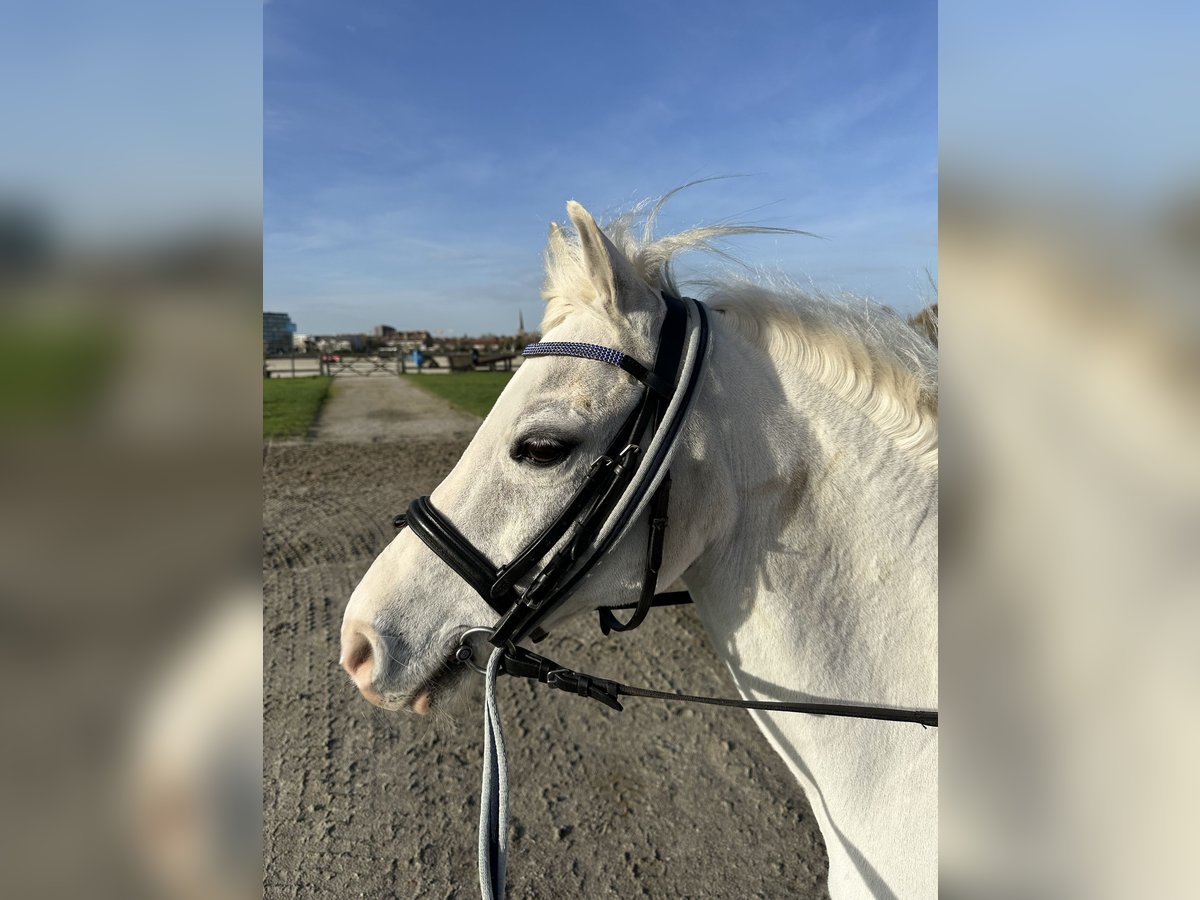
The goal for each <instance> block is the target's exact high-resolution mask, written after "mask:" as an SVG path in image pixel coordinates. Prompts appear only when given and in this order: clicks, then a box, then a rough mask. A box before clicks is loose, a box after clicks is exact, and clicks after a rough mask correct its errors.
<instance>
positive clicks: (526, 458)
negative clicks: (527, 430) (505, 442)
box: [513, 438, 573, 466]
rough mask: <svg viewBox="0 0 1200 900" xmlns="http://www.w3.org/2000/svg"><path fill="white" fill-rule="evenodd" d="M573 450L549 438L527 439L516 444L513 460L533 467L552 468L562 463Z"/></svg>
mask: <svg viewBox="0 0 1200 900" xmlns="http://www.w3.org/2000/svg"><path fill="white" fill-rule="evenodd" d="M572 449H573V448H572V447H571V446H570V445H568V444H566V443H564V442H562V441H556V440H553V439H551V438H527V439H526V440H523V441H521V442H519V443H518V444H517V447H516V450H515V451H514V452H513V458H514V459H517V460H520V461H521V462H527V463H531V464H532V465H535V466H553V465H555V464H556V463H560V462H562V461H563V460H564V459H566V458H567V457H568V456H569V455H570V454H571V450H572Z"/></svg>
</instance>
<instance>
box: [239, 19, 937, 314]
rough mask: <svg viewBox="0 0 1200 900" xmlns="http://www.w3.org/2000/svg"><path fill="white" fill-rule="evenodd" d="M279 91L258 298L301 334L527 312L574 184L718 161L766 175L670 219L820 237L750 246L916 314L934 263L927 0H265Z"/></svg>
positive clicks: (702, 171) (932, 32) (933, 113)
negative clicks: (547, 244) (550, 230)
mask: <svg viewBox="0 0 1200 900" xmlns="http://www.w3.org/2000/svg"><path fill="white" fill-rule="evenodd" d="M263 106H264V205H265V209H264V231H265V237H264V240H265V260H264V289H265V298H264V304H265V306H266V308H268V309H278V310H284V311H287V312H290V313H291V314H292V317H293V319H294V320H295V321H296V323H297V326H298V328H299V330H300V331H302V332H317V333H324V332H336V331H359V330H366V329H369V328H370V327H371V326H373V325H375V324H378V323H387V324H390V325H393V326H396V327H399V328H429V329H433V330H437V329H445V330H446V331H447V332H449V333H453V334H459V333H463V332H470V333H479V332H483V331H496V332H503V333H511V332H512V331H513V330H515V323H516V319H517V311H518V310H519V309H520V310H523V311H524V314H525V320H526V322H527V324H529V325H530V326H532V325H534V324H535V323H536V322H537V321H538V319H539V318H540V315H541V301H540V299H539V297H538V285H539V283H540V280H541V251H542V247H543V244H544V240H545V233H546V228H547V225H548V223H549V221H550V220H551V219H559V220H562V219H563V218H564V217H565V213H564V210H563V204H564V203H565V201H566V200H567V199H570V198H573V199H577V200H579V201H580V202H581V203H583V204H584V205H585V206H587V207H588V208H589V209H590V210H591V211H592V212H593V213H595V214H597V215H601V214H603V213H604V212H606V211H612V210H616V209H618V208H621V207H623V206H627V205H628V204H630V203H632V202H634V201H636V200H638V199H640V198H642V197H646V196H652V195H656V194H660V193H662V192H664V191H667V190H670V189H671V188H673V187H676V186H678V185H680V184H682V183H684V182H686V181H689V180H692V179H695V178H702V177H706V176H717V175H747V176H749V177H744V178H735V179H729V180H725V181H719V182H716V183H710V184H706V185H701V186H698V187H696V188H693V189H691V190H689V191H686V192H684V193H683V194H682V195H680V196H679V197H678V198H677V199H676V200H675V201H673V202H672V204H671V205H670V206H669V207H668V210H667V212H666V213H664V216H663V218H662V227H663V228H666V229H671V228H678V227H685V226H688V225H693V224H697V223H700V222H707V221H715V220H734V221H742V222H753V223H758V224H765V225H782V226H789V227H795V228H800V229H804V230H807V231H812V232H816V233H818V234H820V235H822V236H823V237H824V238H825V239H824V240H815V239H812V238H804V237H790V236H788V237H766V236H763V237H746V238H740V239H738V240H737V241H736V243H735V244H734V245H733V249H734V250H735V252H736V253H737V254H738V255H739V256H740V257H741V258H742V259H744V260H746V261H747V262H749V263H751V264H754V265H758V266H764V267H768V268H775V269H780V270H782V271H784V272H786V273H788V274H789V275H791V276H792V277H794V278H796V279H799V280H801V281H802V282H808V281H811V282H812V283H813V284H815V285H816V286H817V287H819V288H822V289H829V290H837V289H843V290H850V291H854V292H856V293H859V294H863V295H866V296H870V297H872V298H874V299H877V300H879V301H881V302H885V303H888V304H890V305H892V306H894V307H896V308H898V309H902V310H906V311H907V310H914V309H916V308H918V307H919V306H920V305H921V304H922V302H923V301H924V300H925V299H927V297H928V294H929V288H928V285H927V283H926V275H925V270H926V269H929V270H931V271H934V272H936V267H937V8H936V4H934V3H931V2H930V3H886V2H879V3H869V4H862V3H849V2H839V3H783V2H748V3H741V4H737V5H736V6H734V5H731V4H729V3H728V2H715V3H708V2H694V3H686V4H685V3H667V2H653V0H650V2H647V0H642V2H612V3H584V4H567V3H560V4H550V3H544V4H535V3H508V4H499V3H442V4H431V3H402V2H395V0H387V2H366V0H364V2H355V3H333V2H323V3H317V2H294V0H272V2H269V3H268V4H267V5H266V6H265V7H264V96H263ZM695 263H696V264H698V265H699V264H702V263H703V260H695ZM690 268H692V267H691V266H689V265H688V261H685V262H684V264H683V265H682V266H681V271H682V272H683V273H684V274H686V273H687V271H688V270H689V269H690Z"/></svg>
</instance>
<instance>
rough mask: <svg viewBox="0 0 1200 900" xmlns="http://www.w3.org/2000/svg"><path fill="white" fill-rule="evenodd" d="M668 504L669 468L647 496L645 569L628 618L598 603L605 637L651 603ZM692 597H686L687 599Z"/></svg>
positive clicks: (635, 622)
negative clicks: (648, 522) (623, 619)
mask: <svg viewBox="0 0 1200 900" xmlns="http://www.w3.org/2000/svg"><path fill="white" fill-rule="evenodd" d="M670 505H671V474H670V473H669V472H668V473H667V476H666V477H665V478H664V479H663V482H662V484H661V485H659V487H658V490H657V491H655V492H654V497H653V498H652V499H651V500H650V538H649V546H648V547H647V548H646V569H645V571H644V572H643V573H642V595H641V597H640V598H638V602H637V606H636V607H635V608H634V612H633V615H632V616H630V617H629V621H628V622H622V621H621V620H620V619H618V618H617V617H616V616H615V615H613V613H612V609H611V608H604V607H601V608H600V609H598V610H597V613H599V615H600V631H601V632H602V633H603V634H604V636H605V637H608V634H609V632H610V631H632V630H633V629H634V628H637V627H638V626H639V625H641V624H642V622H643V621H644V620H645V618H646V616H647V615H648V614H649V613H650V610H651V609H652V608H653V607H654V606H655V605H656V604H655V603H654V591H655V590H656V589H657V587H658V570H659V569H660V568H661V567H662V558H663V544H664V543H665V542H666V536H667V510H668V509H669V508H670ZM690 599H691V598H689V600H690Z"/></svg>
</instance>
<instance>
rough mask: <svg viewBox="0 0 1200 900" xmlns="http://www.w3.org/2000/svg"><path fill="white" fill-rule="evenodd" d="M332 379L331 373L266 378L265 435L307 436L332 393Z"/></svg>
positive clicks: (276, 436) (267, 436)
mask: <svg viewBox="0 0 1200 900" xmlns="http://www.w3.org/2000/svg"><path fill="white" fill-rule="evenodd" d="M332 382H333V379H332V378H330V377H329V376H328V375H313V376H311V377H309V378H264V379H263V437H265V438H285V437H304V436H305V435H306V434H308V429H309V428H311V427H312V423H313V422H314V421H315V420H316V418H317V413H319V412H320V411H321V404H322V403H324V402H325V398H326V397H327V396H329V385H330V384H331V383H332Z"/></svg>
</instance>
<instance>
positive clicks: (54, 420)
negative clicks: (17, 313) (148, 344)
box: [0, 317, 124, 429]
mask: <svg viewBox="0 0 1200 900" xmlns="http://www.w3.org/2000/svg"><path fill="white" fill-rule="evenodd" d="M123 356H124V353H123V347H122V346H121V341H120V339H119V337H118V335H117V334H115V333H114V331H113V329H112V328H111V327H110V326H109V325H108V324H107V323H105V322H90V321H73V322H61V321H58V320H53V319H48V320H45V321H24V320H19V319H17V320H13V319H9V318H7V317H5V319H4V320H3V321H0V427H3V428H5V429H8V428H16V429H26V428H30V429H39V428H42V427H46V426H56V425H70V424H76V423H78V422H79V421H81V420H83V419H85V418H86V417H87V416H88V415H89V414H90V413H92V412H94V410H95V409H96V407H97V404H98V403H99V401H100V400H101V398H102V396H103V394H104V391H105V389H106V388H107V387H108V386H109V384H110V382H111V380H112V377H113V375H114V373H115V372H116V370H117V368H118V366H119V364H120V363H121V362H122V359H123Z"/></svg>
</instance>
